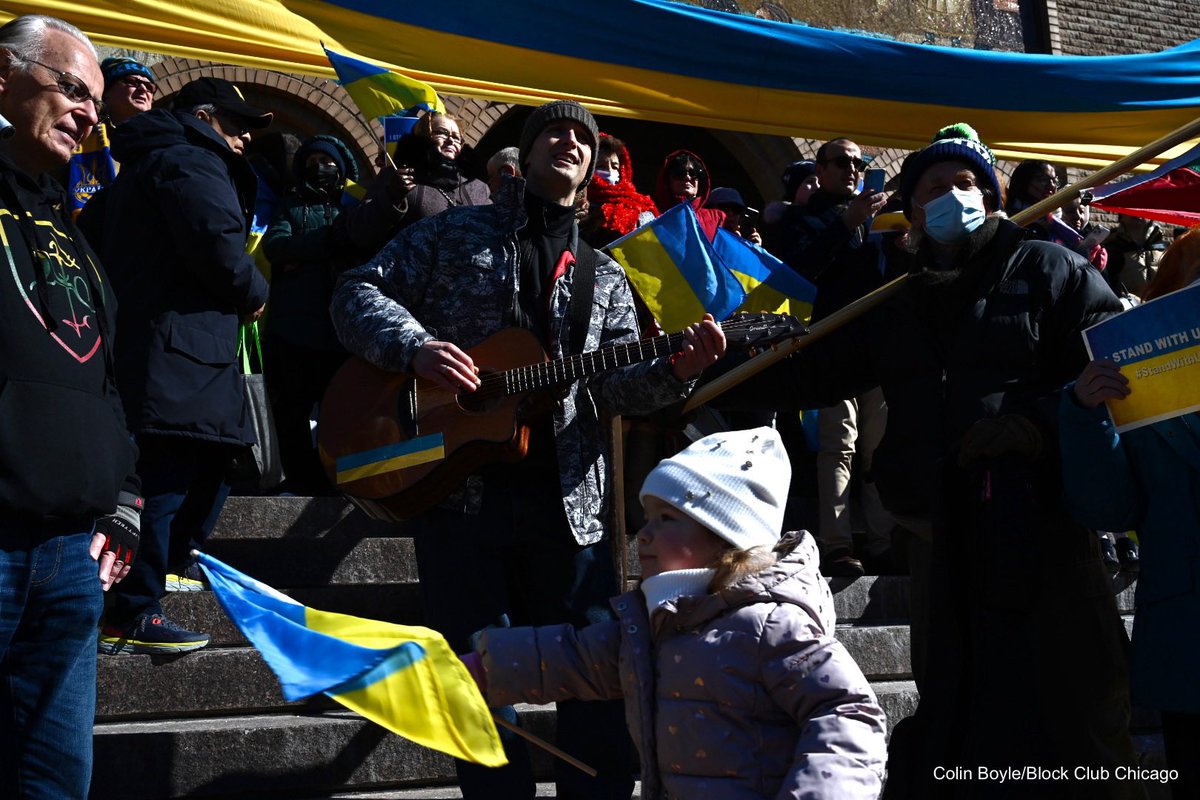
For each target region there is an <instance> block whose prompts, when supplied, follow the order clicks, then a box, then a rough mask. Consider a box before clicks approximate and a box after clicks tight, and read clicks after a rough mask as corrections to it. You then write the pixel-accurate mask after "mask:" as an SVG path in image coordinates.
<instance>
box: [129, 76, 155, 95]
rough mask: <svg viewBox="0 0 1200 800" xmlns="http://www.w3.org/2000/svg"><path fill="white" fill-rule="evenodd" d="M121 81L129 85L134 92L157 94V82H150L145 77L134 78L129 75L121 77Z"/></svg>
mask: <svg viewBox="0 0 1200 800" xmlns="http://www.w3.org/2000/svg"><path fill="white" fill-rule="evenodd" d="M121 83H123V84H125V85H126V86H128V87H130V88H131V89H133V90H134V91H135V92H149V93H150V96H151V97H153V96H154V95H156V94H158V84H155V83H151V82H150V81H148V80H146V79H145V78H135V77H133V76H132V75H129V76H126V77H124V78H121Z"/></svg>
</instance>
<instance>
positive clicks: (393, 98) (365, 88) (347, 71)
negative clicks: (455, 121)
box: [325, 47, 446, 119]
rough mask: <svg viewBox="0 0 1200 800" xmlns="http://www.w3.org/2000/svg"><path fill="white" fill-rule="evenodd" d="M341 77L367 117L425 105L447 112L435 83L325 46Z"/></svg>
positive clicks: (427, 109) (410, 109)
mask: <svg viewBox="0 0 1200 800" xmlns="http://www.w3.org/2000/svg"><path fill="white" fill-rule="evenodd" d="M325 55H327V56H329V63H330V64H331V65H333V69H334V71H335V72H336V73H337V76H338V81H339V82H340V83H341V84H342V88H344V89H345V90H346V91H347V92H348V93H349V94H350V98H351V99H352V100H353V101H354V104H355V105H357V106H358V110H359V111H361V112H362V113H363V116H364V117H366V118H367V119H371V118H373V117H386V116H389V115H391V114H396V113H399V112H405V111H413V110H415V109H422V110H425V111H438V112H444V111H445V110H446V109H445V106H443V105H442V99H441V98H440V97H438V94H437V92H436V91H434V89H433V87H432V86H430V85H429V84H427V83H422V82H421V81H418V80H416V79H414V78H410V77H408V76H406V75H401V74H400V73H398V72H392V71H391V70H389V69H385V68H384V67H381V66H379V65H378V64H372V63H370V62H369V61H363V60H362V59H358V58H354V57H352V56H348V55H344V54H342V53H336V52H334V51H333V50H330V49H329V48H328V47H326V48H325Z"/></svg>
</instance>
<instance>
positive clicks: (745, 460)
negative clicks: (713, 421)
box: [638, 428, 792, 550]
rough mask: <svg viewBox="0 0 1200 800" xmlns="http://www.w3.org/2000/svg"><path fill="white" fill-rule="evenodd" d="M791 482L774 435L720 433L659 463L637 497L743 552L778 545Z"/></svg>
mask: <svg viewBox="0 0 1200 800" xmlns="http://www.w3.org/2000/svg"><path fill="white" fill-rule="evenodd" d="M791 482H792V465H791V462H790V461H788V456H787V451H786V450H784V448H783V443H782V442H780V441H779V433H778V432H777V431H775V430H773V429H771V428H754V429H753V430H748V431H725V432H724V433H714V434H712V435H711V436H705V437H704V438H703V439H700V440H698V441H696V442H693V443H692V444H690V445H688V447H687V448H685V449H684V450H682V451H681V452H679V453H677V454H676V455H674V456H671V457H670V458H666V459H663V460H662V461H660V462H658V466H656V467H655V468H654V469H653V470H651V472H650V474H649V475H647V476H646V481H645V483H643V484H642V491H641V492H640V493H639V494H638V499H639V500H641V501H642V502H645V498H646V495H648V494H649V495H653V496H655V497H657V498H659V499H661V500H663V501H665V502H666V503H668V504H670V505H672V506H674V507H675V508H677V509H679V510H680V511H682V512H683V513H685V514H687V515H688V516H689V517H691V518H692V519H694V520H695V521H696V522H698V523H700V524H701V525H703V526H704V527H706V528H708V529H709V530H710V531H712V532H713V533H715V534H716V535H717V536H720V537H721V538H722V539H724V540H725V541H727V542H729V543H730V544H732V545H733V546H735V547H737V548H739V549H742V550H748V549H749V548H751V547H754V546H756V545H765V546H767V547H774V546H775V544H776V542H778V541H779V536H780V532H781V530H782V528H783V509H784V506H785V505H786V504H787V496H788V487H789V486H790V485H791Z"/></svg>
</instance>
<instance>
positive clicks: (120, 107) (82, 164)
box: [67, 57, 158, 215]
mask: <svg viewBox="0 0 1200 800" xmlns="http://www.w3.org/2000/svg"><path fill="white" fill-rule="evenodd" d="M100 72H101V74H103V75H104V94H103V96H102V99H103V100H104V111H105V114H104V115H103V116H102V118H101V120H100V122H99V124H97V125H96V127H94V128H93V129H92V134H91V135H90V136H88V137H87V138H86V139H84V140H83V141H82V142H80V143H79V146H78V147H76V148H75V152H74V153H72V154H71V163H70V166H69V169H68V173H69V177H68V180H67V188H68V190H69V191H70V200H71V209H72V212H73V213H75V214H76V215H78V214H79V212H80V211H81V210H82V209H83V207H84V206H85V205H87V203H88V201H89V200H91V199H92V197H93V196H94V195H95V194H96V192H98V191H100V190H101V189H103V188H104V187H105V186H108V185H109V184H110V183H112V182H113V180H114V179H116V177H117V170H118V169H119V166H118V164H117V162H116V161H114V160H113V157H112V152H111V140H112V130H113V128H114V127H116V126H117V125H120V124H122V123H124V122H127V121H128V120H131V119H133V118H134V117H136V116H137V115H138V114H141V113H143V112H145V111H149V110H150V108H151V106H152V105H153V103H154V95H155V93H157V92H158V85H157V84H156V83H155V82H154V75H153V73H151V72H150V70H149V68H147V67H146V65H145V64H142V63H140V62H137V61H134V60H133V59H132V58H123V57H112V58H106V59H104V60H103V61H101V62H100Z"/></svg>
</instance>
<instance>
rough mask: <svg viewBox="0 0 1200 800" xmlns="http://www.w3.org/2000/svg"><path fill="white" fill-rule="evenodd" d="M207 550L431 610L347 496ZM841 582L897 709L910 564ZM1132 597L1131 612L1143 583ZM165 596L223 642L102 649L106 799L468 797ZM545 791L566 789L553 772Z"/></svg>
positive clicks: (384, 527)
mask: <svg viewBox="0 0 1200 800" xmlns="http://www.w3.org/2000/svg"><path fill="white" fill-rule="evenodd" d="M207 550H208V552H210V553H211V554H212V555H214V556H216V557H218V558H221V559H223V560H225V561H227V562H228V563H230V564H231V565H233V566H235V567H236V568H238V569H240V570H242V571H244V572H246V573H248V574H250V575H252V576H254V577H256V578H258V579H259V580H262V581H264V582H265V583H268V584H270V585H272V586H274V587H276V588H278V589H280V590H283V591H285V592H287V593H288V594H289V595H291V596H292V597H294V598H296V599H297V600H299V601H300V602H302V603H304V604H306V605H309V606H312V607H314V608H320V609H323V610H327V611H336V612H342V613H347V614H355V615H358V616H365V617H372V618H376V619H384V620H388V621H392V622H398V623H403V624H420V622H421V613H420V603H419V599H418V595H417V573H416V565H415V560H414V557H413V548H412V541H411V540H410V539H408V538H404V537H403V531H402V530H400V529H397V528H396V527H395V526H392V525H388V524H383V523H379V522H374V521H372V520H369V519H367V518H366V517H365V516H363V515H362V513H361V512H359V511H357V510H352V509H351V507H350V506H348V505H347V504H345V503H344V502H342V501H340V500H336V499H309V498H296V497H272V498H239V497H235V498H230V500H229V501H228V503H227V504H226V506H225V509H224V511H223V513H222V515H221V519H220V521H219V523H218V527H217V530H216V532H215V533H214V535H213V537H212V539H211V540H210V542H209V546H208V548H207ZM635 563H636V562H635ZM831 586H832V588H833V589H834V596H835V599H836V605H837V613H838V620H839V626H838V632H837V636H838V639H839V640H841V641H842V642H843V643H844V644H845V645H846V647H847V649H848V650H849V651H850V653H851V655H853V656H854V658H855V659H856V660H857V661H858V664H859V666H860V667H861V668H862V670H863V672H864V673H865V674H866V675H867V677H868V678H869V679H870V680H871V682H872V685H873V686H874V688H875V691H876V693H877V694H878V696H879V700H880V703H881V704H882V705H883V708H884V710H885V711H886V712H887V715H888V720H889V724H894V723H895V722H896V721H897V720H899V719H902V718H904V717H906V716H908V715H910V714H911V713H912V712H913V710H914V709H915V708H916V703H917V692H916V688H915V686H914V684H913V682H912V679H911V674H910V669H909V629H908V625H907V624H906V620H907V617H908V579H907V578H903V577H866V578H860V579H858V580H848V579H835V580H834V581H833V582H832V584H831ZM1119 605H1120V607H1121V610H1122V613H1123V614H1125V615H1126V624H1127V625H1131V624H1132V616H1131V614H1132V588H1128V589H1126V590H1124V591H1122V592H1121V594H1120V595H1119ZM164 606H165V611H166V613H167V614H168V615H169V616H170V617H171V618H173V619H175V620H176V621H178V622H179V623H180V624H182V625H184V626H185V627H188V628H191V629H198V630H204V631H208V632H209V633H211V634H212V643H211V644H210V645H209V646H208V647H207V648H205V649H203V650H200V651H197V652H194V653H191V654H187V655H183V656H178V657H151V656H141V655H120V656H101V657H100V665H99V676H98V688H99V699H98V703H97V710H96V727H95V743H96V760H95V763H96V766H95V772H94V778H93V782H92V793H91V797H92V798H93V800H110V798H111V800H164V799H165V798H175V797H218V798H264V800H266V799H267V798H294V799H296V800H301V799H305V798H307V799H309V800H317V799H318V798H334V797H339V798H341V797H345V798H409V797H411V798H417V797H421V798H434V797H457V796H459V795H458V793H457V791H456V790H454V789H453V784H454V780H455V778H454V768H453V765H452V762H451V760H450V759H449V758H448V757H446V756H443V755H441V754H440V753H436V752H433V751H431V750H428V749H426V748H423V747H420V746H418V745H416V744H413V743H411V742H409V741H407V740H405V739H402V738H400V737H398V736H395V735H393V734H391V733H389V732H387V731H385V730H384V729H383V728H381V727H379V726H377V725H375V724H373V723H370V722H367V721H365V720H363V719H362V718H360V717H358V716H356V715H355V714H353V713H351V712H349V711H345V710H342V707H341V706H339V705H338V704H336V703H334V702H333V701H332V700H329V699H327V698H313V699H309V700H307V701H304V702H300V703H288V702H285V701H284V700H283V697H282V694H281V692H280V689H279V684H278V682H277V680H276V679H275V676H274V675H273V673H272V672H271V671H270V669H269V668H268V667H267V666H266V665H265V664H264V663H263V661H262V659H261V658H260V657H259V655H258V653H257V651H255V650H254V649H253V648H251V647H249V646H248V645H247V643H246V641H245V640H244V639H243V638H242V637H241V635H240V634H239V632H238V631H237V630H236V628H235V627H234V626H233V624H232V623H231V622H229V620H228V619H226V617H225V615H224V613H223V611H222V610H221V608H220V607H219V605H218V604H217V602H216V599H215V598H214V597H213V595H212V593H211V592H196V593H186V594H184V593H181V594H172V595H169V596H168V597H167V598H166V601H165V603H164ZM523 716H524V719H525V724H526V727H527V728H528V729H529V730H531V731H532V732H533V733H535V734H537V735H539V736H542V737H544V738H551V739H552V738H553V728H554V714H553V710H552V707H537V706H530V707H527V708H525V709H523ZM1156 728H1157V725H1156V720H1154V719H1153V718H1152V717H1150V716H1147V715H1144V714H1143V715H1138V717H1137V718H1135V729H1136V731H1137V732H1138V734H1139V746H1140V747H1141V749H1142V750H1143V751H1144V752H1146V753H1147V755H1146V758H1147V763H1148V764H1159V765H1161V741H1160V740H1158V739H1157V737H1156V736H1155V734H1154V733H1153V731H1154V730H1155V729H1156ZM534 764H535V769H536V770H538V773H539V775H541V776H542V778H541V779H542V780H550V778H549V776H550V761H549V757H548V756H545V755H544V754H541V753H540V752H537V751H536V750H535V752H534ZM1150 788H1152V789H1153V788H1155V787H1150ZM546 791H547V794H546V796H553V787H552V785H551V786H550V787H549V789H547V790H546ZM539 794H541V793H539ZM1151 796H1152V797H1165V796H1166V795H1165V794H1152V795H1151Z"/></svg>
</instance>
